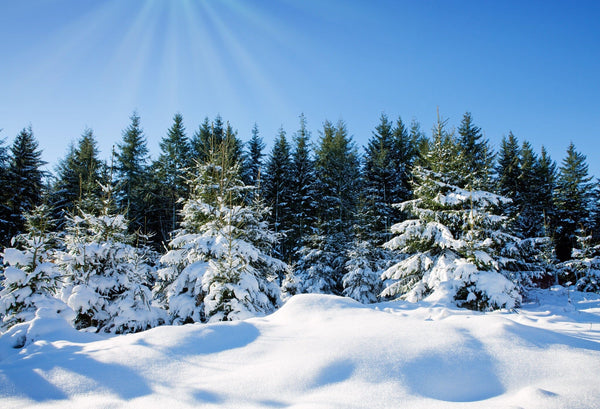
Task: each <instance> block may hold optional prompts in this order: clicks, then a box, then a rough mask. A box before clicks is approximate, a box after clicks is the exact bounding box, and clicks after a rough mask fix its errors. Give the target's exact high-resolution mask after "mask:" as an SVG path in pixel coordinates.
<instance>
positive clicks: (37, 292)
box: [0, 205, 66, 329]
mask: <svg viewBox="0 0 600 409" xmlns="http://www.w3.org/2000/svg"><path fill="white" fill-rule="evenodd" d="M25 219H26V225H25V227H26V233H24V234H20V235H18V236H15V237H14V238H13V240H12V244H13V247H10V248H6V249H5V250H4V253H3V254H2V257H3V259H4V264H5V265H6V266H5V268H4V271H3V275H4V280H3V282H2V290H1V291H0V317H2V324H1V327H2V328H3V329H9V328H10V327H12V326H13V325H15V324H18V323H20V322H26V321H30V320H32V319H33V318H34V317H35V313H36V311H37V310H38V309H40V308H43V307H50V308H53V309H55V310H56V312H59V311H60V310H61V309H64V308H65V307H66V306H64V305H62V304H61V303H60V301H59V300H57V299H55V298H54V296H55V294H56V291H57V288H58V285H59V284H60V276H61V273H60V271H59V270H58V268H57V266H56V265H55V264H54V263H53V249H54V247H55V243H56V235H55V234H54V233H51V231H52V230H53V226H54V223H53V220H52V219H51V217H50V210H49V208H48V206H46V205H40V206H37V207H35V208H34V209H33V210H32V211H31V212H30V213H29V214H27V215H26V216H25Z"/></svg>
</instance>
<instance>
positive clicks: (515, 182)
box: [496, 132, 521, 199]
mask: <svg viewBox="0 0 600 409" xmlns="http://www.w3.org/2000/svg"><path fill="white" fill-rule="evenodd" d="M520 153H521V150H520V148H519V141H518V140H517V138H516V137H515V136H514V135H513V133H512V132H509V133H508V138H507V137H503V138H502V143H501V145H500V152H499V153H498V166H497V167H496V174H497V178H498V179H497V184H498V192H499V193H500V194H501V195H503V196H506V197H508V198H509V199H515V198H516V197H517V196H518V194H519V176H520V174H521V168H520Z"/></svg>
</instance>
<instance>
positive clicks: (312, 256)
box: [295, 121, 359, 294]
mask: <svg viewBox="0 0 600 409" xmlns="http://www.w3.org/2000/svg"><path fill="white" fill-rule="evenodd" d="M315 174H316V175H317V180H316V183H315V191H316V194H317V197H318V198H319V201H318V204H317V206H318V207H317V216H318V220H317V223H316V226H315V230H314V233H313V234H312V235H311V236H310V237H309V240H308V242H307V243H306V244H305V245H304V247H302V248H300V249H299V250H298V261H297V263H296V270H295V274H296V276H297V277H298V278H299V280H300V282H301V283H302V290H301V291H302V292H321V293H333V294H341V293H342V290H343V285H342V277H343V275H344V266H345V263H346V261H347V259H346V251H345V249H346V248H347V247H348V245H349V243H350V242H351V241H352V226H353V225H354V216H355V211H356V205H357V201H358V189H359V185H358V183H359V160H358V154H357V152H356V149H355V148H354V144H353V143H352V140H351V138H350V137H349V136H348V132H347V130H346V126H345V124H344V123H343V122H342V121H340V122H339V123H338V124H337V126H334V125H333V124H332V123H331V122H328V121H326V122H325V124H324V125H323V133H322V135H321V140H320V143H319V146H318V147H317V150H316V160H315Z"/></svg>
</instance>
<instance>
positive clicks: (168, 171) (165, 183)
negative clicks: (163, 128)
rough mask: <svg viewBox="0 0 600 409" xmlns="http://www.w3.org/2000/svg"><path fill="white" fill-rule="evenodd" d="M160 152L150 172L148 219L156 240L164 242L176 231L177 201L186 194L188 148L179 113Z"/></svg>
mask: <svg viewBox="0 0 600 409" xmlns="http://www.w3.org/2000/svg"><path fill="white" fill-rule="evenodd" d="M160 150H161V152H160V155H159V157H158V160H157V161H156V162H155V163H154V165H153V169H152V172H153V175H154V178H155V181H154V188H153V189H152V190H153V194H152V195H151V197H152V201H153V203H154V207H153V209H151V211H152V214H151V217H152V218H153V219H154V221H153V223H154V225H153V226H152V228H153V230H154V231H156V232H157V233H158V235H159V237H158V238H159V239H161V240H162V241H165V242H166V241H168V240H169V238H170V236H171V232H173V231H175V230H176V229H177V228H178V223H179V221H180V218H179V212H180V211H181V208H182V205H181V202H180V201H179V199H185V198H186V197H187V194H188V189H187V172H188V168H189V166H190V165H191V163H190V146H189V142H188V140H187V137H186V135H185V127H184V126H183V117H182V116H181V114H175V116H174V117H173V125H172V126H171V127H170V128H169V130H168V132H167V135H166V136H165V137H164V138H163V139H162V141H161V142H160Z"/></svg>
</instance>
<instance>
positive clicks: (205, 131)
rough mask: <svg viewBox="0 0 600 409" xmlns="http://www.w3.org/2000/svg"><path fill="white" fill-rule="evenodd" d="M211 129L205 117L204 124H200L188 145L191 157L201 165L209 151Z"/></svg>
mask: <svg viewBox="0 0 600 409" xmlns="http://www.w3.org/2000/svg"><path fill="white" fill-rule="evenodd" d="M211 129H212V128H211V124H210V121H209V120H208V117H206V118H204V122H202V124H201V125H200V127H199V128H198V130H197V131H196V132H194V135H193V136H192V140H191V143H190V145H191V146H190V148H191V156H192V158H193V159H195V160H197V161H198V162H201V163H203V162H205V161H206V159H207V158H208V154H209V152H210V149H211V146H210V141H211V135H212V130H211Z"/></svg>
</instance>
